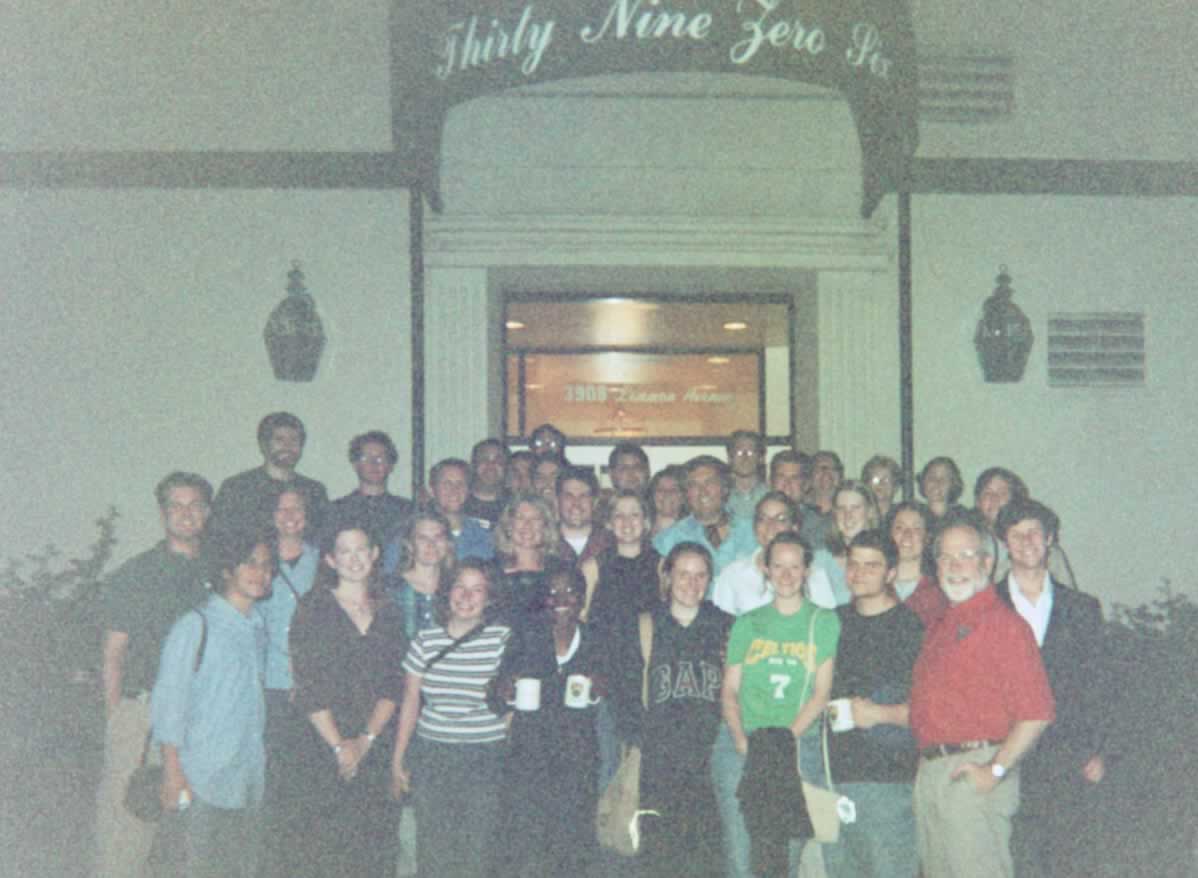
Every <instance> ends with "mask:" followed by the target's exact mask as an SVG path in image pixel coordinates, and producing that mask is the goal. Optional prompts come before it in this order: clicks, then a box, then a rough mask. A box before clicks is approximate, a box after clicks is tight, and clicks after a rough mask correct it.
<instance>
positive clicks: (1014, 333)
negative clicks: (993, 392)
mask: <svg viewBox="0 0 1198 878" xmlns="http://www.w3.org/2000/svg"><path fill="white" fill-rule="evenodd" d="M996 280H997V281H998V286H997V287H995V288H994V292H993V293H991V295H990V298H988V299H986V301H985V302H984V303H983V305H982V319H981V320H979V321H978V329H977V332H976V333H974V336H973V344H974V347H976V348H977V350H978V360H979V361H980V362H981V364H982V374H983V375H984V376H985V379H986V381H987V382H992V383H1000V382H1007V383H1012V382H1017V381H1019V380H1020V379H1022V378H1023V370H1024V369H1025V368H1026V367H1027V358H1028V355H1029V354H1031V352H1032V342H1033V341H1034V340H1035V334H1034V333H1033V332H1032V322H1031V321H1030V320H1028V319H1027V315H1026V314H1024V313H1023V311H1021V310H1020V308H1019V306H1018V305H1016V304H1015V303H1014V302H1012V301H1011V296H1012V295H1013V294H1014V292H1015V291H1014V290H1012V289H1011V276H1010V275H1009V274H1007V267H1006V266H1005V265H1000V266H999V268H998V277H997V278H996Z"/></svg>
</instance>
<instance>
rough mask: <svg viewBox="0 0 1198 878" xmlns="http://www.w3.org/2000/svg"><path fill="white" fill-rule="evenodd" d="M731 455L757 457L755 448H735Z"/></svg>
mask: <svg viewBox="0 0 1198 878" xmlns="http://www.w3.org/2000/svg"><path fill="white" fill-rule="evenodd" d="M732 456H733V457H757V449H756V448H737V449H736V450H735V451H733V452H732Z"/></svg>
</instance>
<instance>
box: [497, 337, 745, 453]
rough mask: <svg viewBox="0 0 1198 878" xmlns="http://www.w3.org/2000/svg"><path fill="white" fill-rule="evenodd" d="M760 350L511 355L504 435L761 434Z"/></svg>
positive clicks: (581, 439) (708, 437) (703, 439)
mask: <svg viewBox="0 0 1198 878" xmlns="http://www.w3.org/2000/svg"><path fill="white" fill-rule="evenodd" d="M762 367H763V361H762V352H761V351H736V350H733V351H729V350H721V351H715V352H713V351H706V352H687V351H671V352H670V353H644V352H640V351H587V352H581V353H564V352H561V351H553V352H544V351H529V350H526V351H513V352H511V353H509V354H508V358H507V432H508V439H509V440H510V441H517V442H518V441H520V440H522V439H524V438H526V437H527V435H528V433H529V431H531V430H532V429H534V428H535V427H537V426H538V425H539V424H544V423H552V424H553V425H555V426H556V427H558V428H559V429H560V430H561V431H562V432H564V433H565V434H566V435H567V436H569V437H570V441H571V442H572V443H575V444H580V445H585V444H588V443H593V444H604V445H606V444H611V443H612V442H615V441H619V440H620V439H634V440H636V441H638V442H654V441H658V442H666V441H668V442H670V443H674V444H685V443H687V442H690V443H695V444H700V443H707V444H710V443H712V442H713V441H715V442H722V441H723V440H724V439H725V438H726V437H727V436H728V434H729V433H730V432H732V431H733V430H737V429H747V430H756V431H758V432H764V430H765V425H764V393H765V391H764V382H763V379H762V375H763V368H762Z"/></svg>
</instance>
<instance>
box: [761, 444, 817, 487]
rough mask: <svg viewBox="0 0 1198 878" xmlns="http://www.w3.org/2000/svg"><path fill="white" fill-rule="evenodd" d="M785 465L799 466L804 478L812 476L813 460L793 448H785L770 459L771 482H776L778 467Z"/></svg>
mask: <svg viewBox="0 0 1198 878" xmlns="http://www.w3.org/2000/svg"><path fill="white" fill-rule="evenodd" d="M784 463H797V464H798V465H799V473H800V475H801V476H802V477H806V476H808V475H810V472H809V470H810V469H811V458H810V457H808V456H807V455H806V454H803V452H801V451H795V450H794V449H793V448H783V449H782V450H781V451H779V452H777V453H776V454H774V456H773V457H771V458H770V481H771V482H772V481H773V480H774V476H776V475H777V474H778V467H780V466H781V465H782V464H784Z"/></svg>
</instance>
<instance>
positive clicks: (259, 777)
mask: <svg viewBox="0 0 1198 878" xmlns="http://www.w3.org/2000/svg"><path fill="white" fill-rule="evenodd" d="M214 537H215V538H214V539H212V540H211V542H210V543H209V544H208V546H206V551H207V552H208V553H209V555H210V558H211V561H212V568H213V572H214V574H216V577H215V578H216V580H217V582H218V588H219V589H220V594H215V595H213V596H212V597H211V598H209V600H208V602H207V603H205V604H204V605H203V606H201V607H200V608H199V609H198V610H196V611H195V612H190V613H187V614H186V615H184V616H182V617H181V618H180V619H179V621H178V622H176V623H175V626H174V628H172V629H171V633H170V634H169V635H168V636H167V639H166V643H165V645H164V647H163V651H162V662H161V665H160V666H159V670H158V680H157V682H156V683H155V684H154V692H153V695H152V696H151V700H150V714H151V721H152V723H153V729H154V741H155V743H157V744H159V745H160V746H161V748H162V764H163V778H162V790H161V797H162V804H163V807H164V808H165V809H166V814H165V815H164V816H163V819H162V822H161V823H160V824H159V827H158V833H157V835H156V836H155V839H154V846H153V849H152V850H151V853H150V867H151V874H155V875H174V874H186V875H188V876H212V878H216V876H229V878H232V876H241V878H252V876H254V875H255V873H256V871H257V865H258V849H259V846H260V838H261V831H260V825H259V820H260V817H259V812H260V808H259V806H260V805H261V802H262V792H263V786H264V780H265V778H264V775H265V764H266V754H265V749H264V745H263V729H264V726H265V721H266V707H265V701H264V697H263V690H262V683H263V675H264V673H265V636H264V631H263V625H262V619H261V617H260V616H259V615H258V614H257V613H254V612H252V611H253V606H254V602H255V601H257V600H259V599H260V598H262V597H264V596H265V595H266V594H267V592H268V591H269V590H270V580H271V576H272V575H273V573H274V553H273V550H272V549H271V546H270V543H269V542H268V541H267V540H266V539H265V538H263V537H260V536H257V535H253V534H244V533H236V534H217V535H214Z"/></svg>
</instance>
